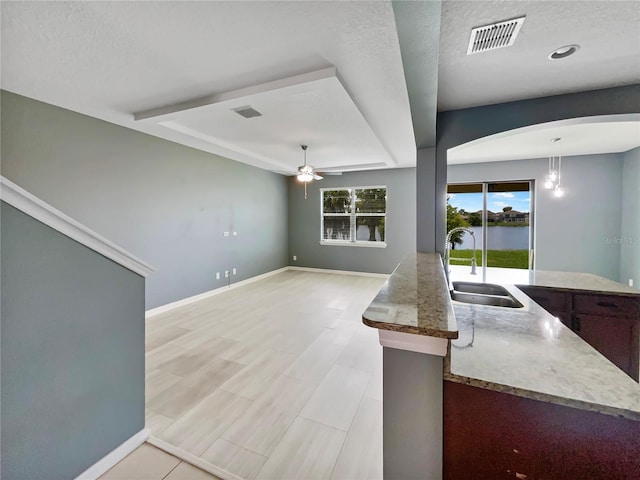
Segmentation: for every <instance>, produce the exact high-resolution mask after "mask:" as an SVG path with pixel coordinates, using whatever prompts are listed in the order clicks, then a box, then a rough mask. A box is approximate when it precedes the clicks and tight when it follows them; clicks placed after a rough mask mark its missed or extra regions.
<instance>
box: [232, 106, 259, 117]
mask: <svg viewBox="0 0 640 480" xmlns="http://www.w3.org/2000/svg"><path fill="white" fill-rule="evenodd" d="M232 110H233V111H234V112H236V113H237V114H238V115H240V116H241V117H244V118H253V117H261V116H262V114H261V113H260V112H259V111H257V110H256V109H255V108H252V107H251V106H249V105H247V106H244V107H238V108H232Z"/></svg>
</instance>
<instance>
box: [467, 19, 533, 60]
mask: <svg viewBox="0 0 640 480" xmlns="http://www.w3.org/2000/svg"><path fill="white" fill-rule="evenodd" d="M524 19H525V17H520V18H514V19H513V20H506V21H504V22H499V23H492V24H491V25H484V26H482V27H476V28H474V29H473V30H471V38H469V48H467V55H471V54H472V53H479V52H485V51H487V50H495V49H496V48H503V47H510V46H511V45H513V42H515V41H516V37H517V36H518V32H520V28H521V27H522V24H523V23H524Z"/></svg>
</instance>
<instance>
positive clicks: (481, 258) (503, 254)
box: [447, 180, 534, 283]
mask: <svg viewBox="0 0 640 480" xmlns="http://www.w3.org/2000/svg"><path fill="white" fill-rule="evenodd" d="M533 193H534V185H533V180H521V181H508V182H481V183H480V182H478V183H462V184H449V185H447V231H451V230H452V229H454V228H455V227H466V228H467V229H469V230H471V231H472V232H474V235H473V236H471V235H468V234H467V233H465V232H464V231H458V232H457V233H454V234H453V235H452V236H451V238H450V240H451V241H450V243H449V245H448V247H449V249H450V266H451V273H452V274H453V276H454V277H455V279H456V280H457V279H461V278H465V277H463V275H465V274H467V273H468V272H469V266H470V264H471V258H472V256H473V254H472V252H473V246H474V239H475V246H476V264H477V265H478V267H481V268H482V281H483V282H503V283H520V282H522V281H526V280H525V279H526V278H527V277H526V276H522V275H528V269H530V268H531V265H532V262H533V220H534V211H533V205H534V201H533V200H534V199H533ZM462 265H463V266H464V267H460V266H462ZM518 270H519V271H520V272H518ZM465 279H466V278H465Z"/></svg>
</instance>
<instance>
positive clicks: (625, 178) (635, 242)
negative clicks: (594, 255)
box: [620, 148, 640, 288]
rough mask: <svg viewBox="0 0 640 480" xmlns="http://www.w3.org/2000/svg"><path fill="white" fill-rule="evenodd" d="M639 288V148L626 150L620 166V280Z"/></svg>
mask: <svg viewBox="0 0 640 480" xmlns="http://www.w3.org/2000/svg"><path fill="white" fill-rule="evenodd" d="M630 278H631V279H633V286H634V287H635V288H640V148H635V149H633V150H630V151H628V152H626V153H625V154H624V156H623V167H622V228H621V232H620V281H621V282H622V283H624V284H627V282H628V281H629V279H630Z"/></svg>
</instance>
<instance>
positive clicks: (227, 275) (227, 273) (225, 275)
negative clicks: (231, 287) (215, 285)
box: [224, 270, 229, 278]
mask: <svg viewBox="0 0 640 480" xmlns="http://www.w3.org/2000/svg"><path fill="white" fill-rule="evenodd" d="M224 278H229V270H225V271H224Z"/></svg>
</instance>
